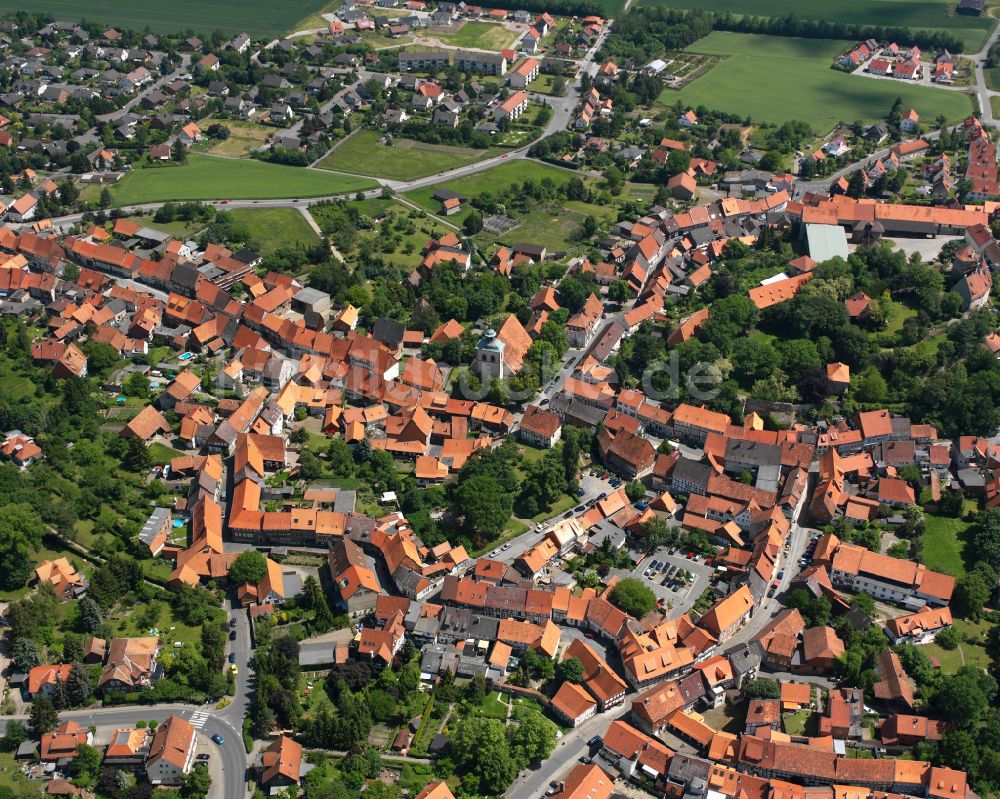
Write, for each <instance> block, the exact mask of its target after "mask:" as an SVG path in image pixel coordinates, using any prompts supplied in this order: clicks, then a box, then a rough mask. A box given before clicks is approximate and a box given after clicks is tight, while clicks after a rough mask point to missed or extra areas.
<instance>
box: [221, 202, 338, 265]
mask: <svg viewBox="0 0 1000 799" xmlns="http://www.w3.org/2000/svg"><path fill="white" fill-rule="evenodd" d="M229 213H230V214H232V216H233V218H234V219H236V220H237V221H238V222H241V223H242V224H243V225H245V226H246V228H247V230H249V231H250V235H251V236H252V237H253V239H254V240H255V241H256V242H257V244H258V245H259V248H260V252H261V253H262V254H263V255H267V254H268V253H270V252H273V251H274V250H276V249H278V248H279V247H286V246H290V245H291V246H296V245H303V246H305V247H310V246H312V245H313V244H315V243H316V241H317V239H318V236H317V235H316V233H315V231H314V230H313V229H312V228H311V227H309V223H308V222H306V220H305V217H304V216H302V214H300V213H299V212H298V211H297V210H296V209H294V208H237V209H236V210H235V211H230V212H229Z"/></svg>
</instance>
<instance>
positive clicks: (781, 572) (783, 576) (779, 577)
mask: <svg viewBox="0 0 1000 799" xmlns="http://www.w3.org/2000/svg"><path fill="white" fill-rule="evenodd" d="M784 578H785V570H784V569H782V570H781V571H779V572H778V579H779V580H783V579H784Z"/></svg>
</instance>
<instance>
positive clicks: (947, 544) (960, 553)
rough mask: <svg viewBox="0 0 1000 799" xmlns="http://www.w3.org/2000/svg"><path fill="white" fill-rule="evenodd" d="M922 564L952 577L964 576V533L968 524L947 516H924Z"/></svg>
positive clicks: (965, 540) (965, 541)
mask: <svg viewBox="0 0 1000 799" xmlns="http://www.w3.org/2000/svg"><path fill="white" fill-rule="evenodd" d="M924 521H925V522H926V527H925V528H924V564H925V565H926V566H927V568H928V569H934V571H939V572H944V573H945V574H950V575H952V576H953V577H963V576H965V546H966V543H967V539H966V533H967V531H968V529H969V524H968V523H967V522H964V521H962V520H961V519H952V518H949V517H947V516H933V515H931V514H930V513H928V514H926V515H925V516H924Z"/></svg>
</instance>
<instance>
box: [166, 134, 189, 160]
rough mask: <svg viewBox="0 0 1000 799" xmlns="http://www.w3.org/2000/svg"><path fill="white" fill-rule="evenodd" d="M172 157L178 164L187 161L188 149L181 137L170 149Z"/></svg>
mask: <svg viewBox="0 0 1000 799" xmlns="http://www.w3.org/2000/svg"><path fill="white" fill-rule="evenodd" d="M170 157H171V158H173V160H174V161H176V162H177V163H178V164H186V163H187V160H188V156H187V149H186V148H185V147H184V143H183V142H182V141H181V140H180V139H179V138H177V139H175V140H174V146H173V147H172V148H171V149H170Z"/></svg>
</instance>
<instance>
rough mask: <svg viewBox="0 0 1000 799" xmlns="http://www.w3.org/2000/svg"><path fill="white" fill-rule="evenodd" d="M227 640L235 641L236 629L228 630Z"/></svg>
mask: <svg viewBox="0 0 1000 799" xmlns="http://www.w3.org/2000/svg"><path fill="white" fill-rule="evenodd" d="M229 640H230V641H235V640H236V630H230V631H229Z"/></svg>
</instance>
